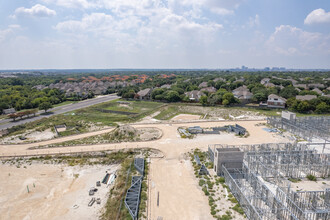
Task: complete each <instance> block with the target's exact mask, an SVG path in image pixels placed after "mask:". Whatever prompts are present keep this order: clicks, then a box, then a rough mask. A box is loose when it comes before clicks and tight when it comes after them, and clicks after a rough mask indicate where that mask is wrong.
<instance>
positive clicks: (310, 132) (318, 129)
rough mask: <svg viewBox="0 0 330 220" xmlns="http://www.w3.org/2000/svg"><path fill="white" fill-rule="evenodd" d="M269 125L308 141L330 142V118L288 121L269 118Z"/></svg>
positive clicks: (302, 118)
mask: <svg viewBox="0 0 330 220" xmlns="http://www.w3.org/2000/svg"><path fill="white" fill-rule="evenodd" d="M267 123H268V124H270V125H272V126H274V127H276V128H279V129H284V130H287V131H289V132H290V133H292V134H295V135H297V136H299V137H301V138H304V139H306V140H308V141H313V139H322V140H325V141H326V142H330V117H329V116H320V117H298V118H296V119H293V120H288V119H286V118H283V117H280V116H272V117H268V118H267Z"/></svg>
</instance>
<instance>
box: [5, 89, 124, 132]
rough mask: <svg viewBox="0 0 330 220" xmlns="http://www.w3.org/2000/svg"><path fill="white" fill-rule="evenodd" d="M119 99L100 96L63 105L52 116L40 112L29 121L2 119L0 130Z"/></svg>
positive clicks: (28, 119) (113, 96) (53, 111)
mask: <svg viewBox="0 0 330 220" xmlns="http://www.w3.org/2000/svg"><path fill="white" fill-rule="evenodd" d="M118 98H119V97H118V96H117V95H115V94H111V95H105V96H98V97H96V98H93V99H87V100H84V101H81V102H77V103H73V104H68V105H63V106H59V107H56V108H53V109H50V110H49V111H50V112H52V114H49V115H40V113H42V112H43V111H39V112H38V114H39V115H37V116H36V117H32V118H27V119H23V120H19V121H12V120H11V119H2V120H0V130H2V129H7V128H11V127H13V126H16V125H21V124H25V123H27V122H32V121H35V120H38V119H41V118H47V117H50V116H53V115H58V114H63V113H66V112H70V111H74V110H77V109H81V108H86V107H88V106H91V105H96V104H100V103H103V102H108V101H111V100H114V99H118Z"/></svg>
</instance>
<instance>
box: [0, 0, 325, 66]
mask: <svg viewBox="0 0 330 220" xmlns="http://www.w3.org/2000/svg"><path fill="white" fill-rule="evenodd" d="M329 61H330V1H329V0H314V1H308V0H292V1H285V0H277V1H265V0H180V1H178V0H167V1H165V0H154V1H153V0H125V1H122V0H29V1H18V0H12V1H1V2H0V70H1V69H2V70H5V69H117V68H119V69H121V68H122V69H124V68H127V69H199V68H200V69H204V68H205V69H231V68H240V69H242V70H249V69H250V68H252V69H253V68H256V69H264V68H265V67H269V68H270V69H271V68H273V67H276V68H281V67H284V68H286V69H330V62H329ZM245 66H246V67H248V69H245V68H244V67H245ZM242 67H243V68H242Z"/></svg>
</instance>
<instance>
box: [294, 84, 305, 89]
mask: <svg viewBox="0 0 330 220" xmlns="http://www.w3.org/2000/svg"><path fill="white" fill-rule="evenodd" d="M293 86H294V87H295V88H303V89H308V86H307V85H306V84H294V85H293Z"/></svg>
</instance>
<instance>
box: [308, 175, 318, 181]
mask: <svg viewBox="0 0 330 220" xmlns="http://www.w3.org/2000/svg"><path fill="white" fill-rule="evenodd" d="M307 179H308V180H310V181H316V180H317V179H316V177H315V176H313V175H312V174H309V175H307Z"/></svg>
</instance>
